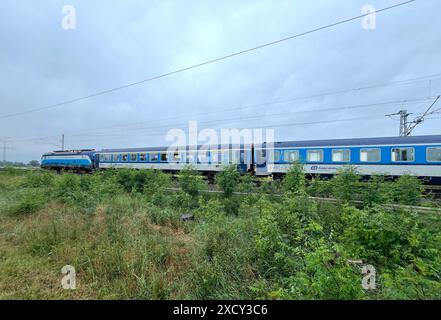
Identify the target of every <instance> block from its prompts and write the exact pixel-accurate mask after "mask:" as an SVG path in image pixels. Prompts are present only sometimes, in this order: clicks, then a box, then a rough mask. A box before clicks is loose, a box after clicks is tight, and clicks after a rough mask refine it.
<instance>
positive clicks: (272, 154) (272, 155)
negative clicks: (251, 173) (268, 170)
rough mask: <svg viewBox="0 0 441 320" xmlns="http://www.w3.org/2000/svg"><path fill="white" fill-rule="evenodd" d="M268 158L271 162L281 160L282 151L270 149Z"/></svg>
mask: <svg viewBox="0 0 441 320" xmlns="http://www.w3.org/2000/svg"><path fill="white" fill-rule="evenodd" d="M268 158H269V161H270V162H271V163H275V162H279V161H280V152H279V151H278V150H270V151H269V155H268Z"/></svg>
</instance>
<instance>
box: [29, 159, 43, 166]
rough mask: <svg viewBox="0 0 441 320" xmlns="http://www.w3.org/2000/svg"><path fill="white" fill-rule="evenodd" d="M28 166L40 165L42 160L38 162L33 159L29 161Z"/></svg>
mask: <svg viewBox="0 0 441 320" xmlns="http://www.w3.org/2000/svg"><path fill="white" fill-rule="evenodd" d="M28 166H30V167H39V166H40V162H38V161H37V160H31V161H29V163H28Z"/></svg>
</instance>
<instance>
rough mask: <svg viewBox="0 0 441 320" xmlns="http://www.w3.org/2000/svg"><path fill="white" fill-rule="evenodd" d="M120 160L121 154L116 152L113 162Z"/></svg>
mask: <svg viewBox="0 0 441 320" xmlns="http://www.w3.org/2000/svg"><path fill="white" fill-rule="evenodd" d="M118 161H119V154H118V153H115V154H114V155H113V162H118Z"/></svg>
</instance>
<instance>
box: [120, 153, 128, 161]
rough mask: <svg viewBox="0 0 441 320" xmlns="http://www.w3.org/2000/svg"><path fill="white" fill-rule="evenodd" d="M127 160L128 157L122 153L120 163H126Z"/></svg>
mask: <svg viewBox="0 0 441 320" xmlns="http://www.w3.org/2000/svg"><path fill="white" fill-rule="evenodd" d="M128 158H129V155H128V154H127V153H123V154H122V156H121V159H122V161H127V159H128Z"/></svg>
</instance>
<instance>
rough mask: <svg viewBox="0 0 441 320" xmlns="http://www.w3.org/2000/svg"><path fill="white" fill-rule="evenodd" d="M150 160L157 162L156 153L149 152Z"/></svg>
mask: <svg viewBox="0 0 441 320" xmlns="http://www.w3.org/2000/svg"><path fill="white" fill-rule="evenodd" d="M150 162H158V154H157V153H150Z"/></svg>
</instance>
